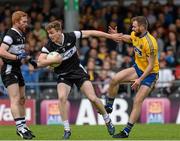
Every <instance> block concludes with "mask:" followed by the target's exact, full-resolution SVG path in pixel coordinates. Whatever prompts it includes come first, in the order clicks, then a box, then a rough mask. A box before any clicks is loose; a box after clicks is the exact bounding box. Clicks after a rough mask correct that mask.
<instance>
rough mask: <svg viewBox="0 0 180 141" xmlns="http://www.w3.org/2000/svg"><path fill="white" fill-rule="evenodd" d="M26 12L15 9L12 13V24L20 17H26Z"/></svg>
mask: <svg viewBox="0 0 180 141" xmlns="http://www.w3.org/2000/svg"><path fill="white" fill-rule="evenodd" d="M27 16H28V15H27V13H25V12H23V11H15V12H14V13H13V14H12V24H15V23H16V22H19V21H20V20H21V18H22V17H27Z"/></svg>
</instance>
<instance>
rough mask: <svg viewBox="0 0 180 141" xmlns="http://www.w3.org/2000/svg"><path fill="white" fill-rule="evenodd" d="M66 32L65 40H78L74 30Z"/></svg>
mask: <svg viewBox="0 0 180 141" xmlns="http://www.w3.org/2000/svg"><path fill="white" fill-rule="evenodd" d="M63 34H64V42H65V43H66V42H75V41H76V35H75V33H74V32H67V33H63Z"/></svg>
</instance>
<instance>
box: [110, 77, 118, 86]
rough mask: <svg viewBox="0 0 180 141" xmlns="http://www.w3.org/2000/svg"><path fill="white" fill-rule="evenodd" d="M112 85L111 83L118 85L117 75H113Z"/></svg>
mask: <svg viewBox="0 0 180 141" xmlns="http://www.w3.org/2000/svg"><path fill="white" fill-rule="evenodd" d="M110 85H111V86H114V87H115V86H116V85H118V80H117V78H116V77H113V78H112V80H111V83H110Z"/></svg>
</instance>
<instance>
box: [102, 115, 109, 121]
mask: <svg viewBox="0 0 180 141" xmlns="http://www.w3.org/2000/svg"><path fill="white" fill-rule="evenodd" d="M102 116H103V119H104V121H105V123H108V122H109V121H110V120H111V119H110V117H109V115H108V114H104V115H102Z"/></svg>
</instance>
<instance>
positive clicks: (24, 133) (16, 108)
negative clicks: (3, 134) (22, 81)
mask: <svg viewBox="0 0 180 141" xmlns="http://www.w3.org/2000/svg"><path fill="white" fill-rule="evenodd" d="M7 89H8V94H9V98H10V107H11V112H12V115H13V118H14V120H15V122H16V128H17V131H16V132H17V134H18V135H19V136H21V137H22V138H23V139H32V138H33V135H32V134H31V132H29V131H28V130H26V129H25V128H24V123H23V122H24V118H25V117H22V116H21V115H22V113H23V114H24V113H25V112H24V109H23V108H22V107H24V106H22V105H21V102H22V101H21V98H20V89H19V85H18V84H17V83H14V84H12V85H9V86H8V87H7ZM23 105H24V104H23Z"/></svg>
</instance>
